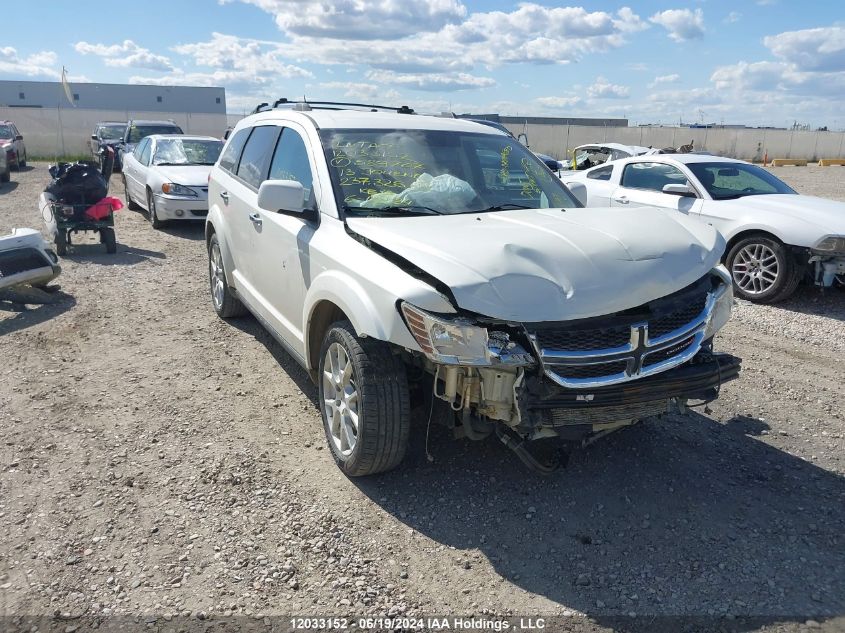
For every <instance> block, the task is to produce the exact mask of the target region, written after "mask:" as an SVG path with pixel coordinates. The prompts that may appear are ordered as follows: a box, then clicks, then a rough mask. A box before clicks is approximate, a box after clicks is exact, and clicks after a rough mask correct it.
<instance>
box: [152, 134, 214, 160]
mask: <svg viewBox="0 0 845 633" xmlns="http://www.w3.org/2000/svg"><path fill="white" fill-rule="evenodd" d="M222 149H223V141H204V140H197V139H183V138H171V139H162V140H160V141H159V142H158V143H157V144H156V152H155V155H154V156H153V165H213V164H214V163H216V162H217V157H218V156H220V150H222Z"/></svg>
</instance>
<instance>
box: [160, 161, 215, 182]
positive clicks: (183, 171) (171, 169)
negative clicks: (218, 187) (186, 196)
mask: <svg viewBox="0 0 845 633" xmlns="http://www.w3.org/2000/svg"><path fill="white" fill-rule="evenodd" d="M212 167H213V165H185V166H182V167H179V166H177V165H167V166H160V165H156V166H155V170H156V171H157V172H158V173H160V174H161V175H162V176H163V177H164V178H165V179H166V180H168V181H169V182H175V183H176V184H177V185H186V186H188V187H207V186H208V174H209V173H210V172H211V168H212Z"/></svg>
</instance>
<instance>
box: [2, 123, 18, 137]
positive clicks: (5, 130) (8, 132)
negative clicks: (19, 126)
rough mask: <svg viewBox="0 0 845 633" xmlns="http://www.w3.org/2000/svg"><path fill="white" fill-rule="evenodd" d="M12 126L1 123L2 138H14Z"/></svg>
mask: <svg viewBox="0 0 845 633" xmlns="http://www.w3.org/2000/svg"><path fill="white" fill-rule="evenodd" d="M14 136H15V135H14V134H13V133H12V128H11V127H9V126H8V125H0V138H14Z"/></svg>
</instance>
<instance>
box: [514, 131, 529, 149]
mask: <svg viewBox="0 0 845 633" xmlns="http://www.w3.org/2000/svg"><path fill="white" fill-rule="evenodd" d="M516 140H517V141H519V142H520V143H522V144H523V145H525V147H528V135H527V134H526V133H525V132H523V133H521V134H520V135H519V136H517V137H516Z"/></svg>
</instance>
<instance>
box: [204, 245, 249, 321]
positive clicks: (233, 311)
mask: <svg viewBox="0 0 845 633" xmlns="http://www.w3.org/2000/svg"><path fill="white" fill-rule="evenodd" d="M208 281H209V286H210V288H211V304H212V305H213V306H214V311H215V312H216V313H217V316H219V317H220V318H221V319H230V318H232V317H239V316H243V315H244V314H246V312H247V310H246V308H245V307H244V304H242V303H241V302H240V301H239V300H238V298H237V297H236V296H235V295H234V294H233V293H232V289H231V288H229V282H227V281H226V270H225V268H224V265H223V254H222V253H221V252H220V242H219V241H218V240H217V235H216V234H212V235H211V239H209V240H208Z"/></svg>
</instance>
